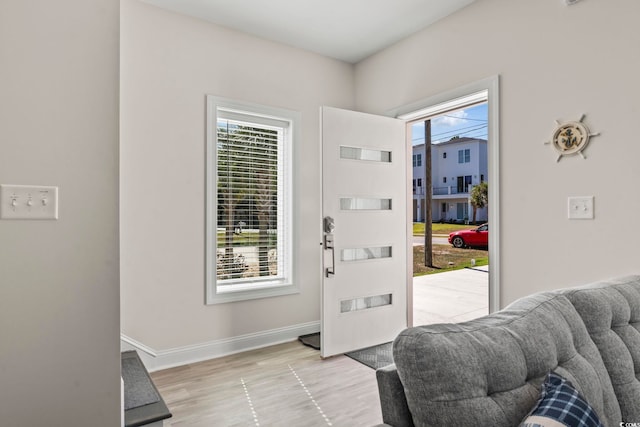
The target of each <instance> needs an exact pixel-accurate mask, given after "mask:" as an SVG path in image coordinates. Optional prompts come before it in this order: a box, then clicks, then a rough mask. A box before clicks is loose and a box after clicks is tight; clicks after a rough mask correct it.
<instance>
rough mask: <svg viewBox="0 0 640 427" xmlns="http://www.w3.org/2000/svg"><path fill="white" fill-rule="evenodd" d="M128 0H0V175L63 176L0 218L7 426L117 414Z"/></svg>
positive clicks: (0, 352) (1, 362)
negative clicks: (123, 32)
mask: <svg viewBox="0 0 640 427" xmlns="http://www.w3.org/2000/svg"><path fill="white" fill-rule="evenodd" d="M118 21H119V1H118V0H92V1H86V0H61V1H55V2H52V1H49V0H32V1H22V0H5V1H2V2H0V64H2V65H0V100H1V102H0V183H3V184H34V185H55V186H58V187H59V201H60V204H59V219H58V220H57V221H25V220H0V242H2V245H1V246H0V424H1V425H3V426H81V425H82V426H88V425H91V426H99V427H100V426H104V427H113V426H117V425H119V423H120V354H119V329H120V328H119V326H120V325H119V283H118V282H119V278H118V275H119V273H118V271H119V266H118V262H119V261H118V259H119V256H118V25H119V24H118Z"/></svg>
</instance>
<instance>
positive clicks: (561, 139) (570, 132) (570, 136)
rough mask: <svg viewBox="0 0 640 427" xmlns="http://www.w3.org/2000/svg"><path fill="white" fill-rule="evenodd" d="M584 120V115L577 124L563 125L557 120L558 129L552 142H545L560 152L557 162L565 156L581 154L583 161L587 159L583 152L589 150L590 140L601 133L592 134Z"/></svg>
mask: <svg viewBox="0 0 640 427" xmlns="http://www.w3.org/2000/svg"><path fill="white" fill-rule="evenodd" d="M584 118H585V115H584V114H583V115H582V116H581V117H580V120H578V121H575V122H564V123H561V122H560V121H559V120H556V129H555V131H554V132H553V136H552V137H551V141H546V142H545V144H551V145H553V148H555V150H556V151H557V152H558V158H557V159H556V162H559V161H560V159H561V158H562V157H563V156H570V155H574V154H580V156H581V157H582V158H583V159H586V157H585V155H584V154H583V153H582V151H583V150H584V149H585V148H587V144H589V138H591V137H592V136H598V135H600V132H597V133H591V132H590V131H589V128H588V127H587V125H586V124H584V123H583V120H584Z"/></svg>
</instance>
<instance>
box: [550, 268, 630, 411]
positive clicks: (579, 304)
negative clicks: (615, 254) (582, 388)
mask: <svg viewBox="0 0 640 427" xmlns="http://www.w3.org/2000/svg"><path fill="white" fill-rule="evenodd" d="M559 292H560V293H562V294H564V295H565V296H566V297H567V298H568V299H569V300H570V301H571V303H572V304H573V306H574V307H575V309H576V311H577V312H578V314H580V316H581V317H582V320H583V321H584V324H585V326H586V328H587V331H588V332H589V335H590V336H591V339H592V340H593V342H594V343H595V345H596V346H597V347H598V349H599V350H600V354H601V356H602V360H603V362H604V365H605V367H606V368H607V371H608V372H609V376H610V378H611V383H612V385H613V390H614V392H615V394H616V397H617V399H618V403H619V405H620V411H621V413H622V421H625V422H640V276H629V277H625V278H621V279H616V280H609V281H606V282H600V283H595V284H592V285H588V286H582V287H579V288H571V289H566V290H562V291H559Z"/></svg>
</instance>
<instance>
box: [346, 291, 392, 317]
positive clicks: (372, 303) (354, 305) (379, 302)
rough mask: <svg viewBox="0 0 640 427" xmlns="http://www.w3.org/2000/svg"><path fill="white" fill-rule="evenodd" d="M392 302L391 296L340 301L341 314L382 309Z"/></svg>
mask: <svg viewBox="0 0 640 427" xmlns="http://www.w3.org/2000/svg"><path fill="white" fill-rule="evenodd" d="M391 301H392V298H391V294H384V295H374V296H372V297H362V298H354V299H349V300H344V301H340V313H348V312H350V311H359V310H366V309H369V308H375V307H382V306H385V305H390V304H391Z"/></svg>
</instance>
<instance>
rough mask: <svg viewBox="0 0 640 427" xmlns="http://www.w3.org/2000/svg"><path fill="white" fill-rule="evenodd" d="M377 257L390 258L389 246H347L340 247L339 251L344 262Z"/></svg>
mask: <svg viewBox="0 0 640 427" xmlns="http://www.w3.org/2000/svg"><path fill="white" fill-rule="evenodd" d="M379 258H391V246H381V247H377V248H349V249H342V251H341V252H340V260H341V261H345V262H350V261H364V260H368V259H379Z"/></svg>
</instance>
